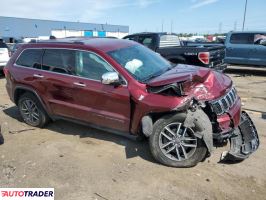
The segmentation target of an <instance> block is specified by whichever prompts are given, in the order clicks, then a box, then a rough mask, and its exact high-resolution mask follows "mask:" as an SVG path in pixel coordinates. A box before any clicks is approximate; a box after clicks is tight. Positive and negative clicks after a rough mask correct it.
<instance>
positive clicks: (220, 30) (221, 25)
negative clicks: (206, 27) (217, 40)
mask: <svg viewBox="0 0 266 200" xmlns="http://www.w3.org/2000/svg"><path fill="white" fill-rule="evenodd" d="M222 27H223V23H222V22H220V23H219V32H218V33H220V34H221V33H222Z"/></svg>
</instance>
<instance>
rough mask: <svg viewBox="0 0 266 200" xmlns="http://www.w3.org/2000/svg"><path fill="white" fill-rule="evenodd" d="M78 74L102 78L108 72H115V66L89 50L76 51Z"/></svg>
mask: <svg viewBox="0 0 266 200" xmlns="http://www.w3.org/2000/svg"><path fill="white" fill-rule="evenodd" d="M75 59H76V75H77V76H80V77H84V78H88V79H93V80H101V79H102V75H103V74H104V73H106V72H113V71H114V70H113V68H112V67H111V66H110V65H109V64H108V63H107V62H106V61H105V60H103V59H102V58H101V57H99V56H98V55H96V54H94V53H91V52H87V51H77V52H76V56H75Z"/></svg>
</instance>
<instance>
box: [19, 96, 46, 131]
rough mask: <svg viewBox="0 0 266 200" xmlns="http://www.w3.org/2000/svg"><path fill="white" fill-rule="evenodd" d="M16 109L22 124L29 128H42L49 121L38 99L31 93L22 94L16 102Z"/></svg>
mask: <svg viewBox="0 0 266 200" xmlns="http://www.w3.org/2000/svg"><path fill="white" fill-rule="evenodd" d="M18 107H19V112H20V114H21V116H22V118H23V120H24V122H26V123H27V124H29V125H30V126H34V127H43V126H45V125H46V124H47V123H48V121H49V117H48V115H47V114H46V112H45V110H44V109H43V107H42V105H41V103H40V101H39V99H38V98H37V97H36V96H35V95H33V94H32V93H28V92H27V93H25V94H23V95H22V96H21V97H20V98H19V100H18Z"/></svg>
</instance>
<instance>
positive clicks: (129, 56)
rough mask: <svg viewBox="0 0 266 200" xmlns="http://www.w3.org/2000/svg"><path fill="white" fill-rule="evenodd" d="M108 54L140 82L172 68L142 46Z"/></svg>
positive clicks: (161, 58) (157, 55)
mask: <svg viewBox="0 0 266 200" xmlns="http://www.w3.org/2000/svg"><path fill="white" fill-rule="evenodd" d="M108 54H109V55H110V56H111V57H112V58H113V59H114V60H116V61H117V62H118V63H119V64H120V65H121V66H122V67H124V68H125V69H126V70H127V71H128V72H129V73H130V74H131V75H132V76H133V77H134V78H136V79H137V80H138V81H140V82H146V81H148V80H150V79H152V78H154V77H156V76H159V75H161V74H163V73H164V72H166V71H167V70H169V69H170V68H171V65H170V63H169V62H168V61H167V60H165V59H164V58H163V57H161V56H160V55H159V54H157V53H155V52H153V51H151V50H150V49H148V48H146V47H144V46H142V45H135V46H130V47H127V48H122V49H118V50H115V51H110V52H108Z"/></svg>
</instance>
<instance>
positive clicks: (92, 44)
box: [23, 37, 138, 52]
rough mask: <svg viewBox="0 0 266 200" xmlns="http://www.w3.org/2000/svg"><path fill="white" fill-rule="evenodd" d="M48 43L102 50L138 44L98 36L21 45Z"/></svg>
mask: <svg viewBox="0 0 266 200" xmlns="http://www.w3.org/2000/svg"><path fill="white" fill-rule="evenodd" d="M49 44H53V47H54V46H58V47H59V46H60V45H65V44H68V45H71V44H72V45H75V47H77V46H85V47H89V48H94V49H97V50H100V51H103V52H109V51H113V50H116V49H121V48H126V47H129V46H133V45H138V43H136V42H133V41H129V40H122V39H116V38H98V37H90V38H85V37H80V38H79V37H73V38H63V39H51V40H42V41H37V42H31V43H28V44H27V45H23V46H24V47H27V46H31V47H32V46H38V47H42V46H47V45H49Z"/></svg>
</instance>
